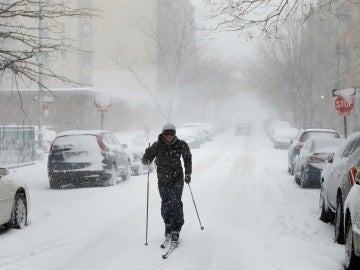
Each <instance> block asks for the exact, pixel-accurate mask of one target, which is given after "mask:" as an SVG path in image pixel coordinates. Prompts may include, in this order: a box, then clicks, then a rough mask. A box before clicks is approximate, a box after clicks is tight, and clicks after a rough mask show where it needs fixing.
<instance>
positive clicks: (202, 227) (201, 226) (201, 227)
mask: <svg viewBox="0 0 360 270" xmlns="http://www.w3.org/2000/svg"><path fill="white" fill-rule="evenodd" d="M188 186H189V189H190V194H191V198H192V200H193V203H194V206H195V211H196V214H197V217H198V219H199V224H200V229H201V230H203V229H204V226H203V225H201V221H200V216H199V212H198V210H197V207H196V204H195V200H194V196H193V194H192V191H191V188H190V184H188Z"/></svg>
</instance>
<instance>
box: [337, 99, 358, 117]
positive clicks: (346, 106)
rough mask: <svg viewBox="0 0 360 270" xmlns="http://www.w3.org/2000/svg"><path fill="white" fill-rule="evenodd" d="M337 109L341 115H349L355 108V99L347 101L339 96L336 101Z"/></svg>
mask: <svg viewBox="0 0 360 270" xmlns="http://www.w3.org/2000/svg"><path fill="white" fill-rule="evenodd" d="M335 108H336V109H337V110H338V111H339V112H340V114H345V115H349V114H350V112H351V110H352V109H353V108H354V99H353V98H351V100H349V101H348V100H346V99H344V98H343V97H342V96H338V97H337V98H336V99H335Z"/></svg>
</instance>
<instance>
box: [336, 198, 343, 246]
mask: <svg viewBox="0 0 360 270" xmlns="http://www.w3.org/2000/svg"><path fill="white" fill-rule="evenodd" d="M344 240H345V239H344V209H343V204H342V199H341V196H339V198H338V199H337V204H336V212H335V241H336V242H337V243H339V244H344Z"/></svg>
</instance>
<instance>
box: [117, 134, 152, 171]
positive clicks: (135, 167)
mask: <svg viewBox="0 0 360 270" xmlns="http://www.w3.org/2000/svg"><path fill="white" fill-rule="evenodd" d="M114 135H115V137H116V138H117V139H118V141H119V142H120V143H121V145H122V147H123V149H124V151H125V152H126V153H127V154H128V156H129V157H130V167H131V174H132V175H142V174H144V173H146V172H147V171H148V168H149V169H150V171H153V170H154V163H152V164H150V166H148V165H144V164H142V161H141V159H142V156H143V155H144V151H145V148H146V143H145V142H144V140H143V139H141V138H140V137H139V136H137V135H131V134H130V135H129V134H120V133H116V134H114Z"/></svg>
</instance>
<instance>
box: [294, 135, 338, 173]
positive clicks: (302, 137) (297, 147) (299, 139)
mask: <svg viewBox="0 0 360 270" xmlns="http://www.w3.org/2000/svg"><path fill="white" fill-rule="evenodd" d="M310 138H323V139H327V138H340V134H339V133H338V132H337V131H335V130H333V129H323V128H308V129H304V130H301V131H299V133H298V135H297V136H296V138H295V139H294V140H292V141H291V145H290V146H289V150H288V172H289V173H290V174H291V175H294V160H295V158H296V156H297V155H298V154H299V151H300V149H301V147H302V145H303V144H304V142H305V141H306V140H308V139H310Z"/></svg>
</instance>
